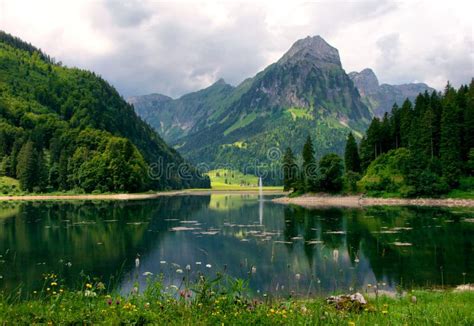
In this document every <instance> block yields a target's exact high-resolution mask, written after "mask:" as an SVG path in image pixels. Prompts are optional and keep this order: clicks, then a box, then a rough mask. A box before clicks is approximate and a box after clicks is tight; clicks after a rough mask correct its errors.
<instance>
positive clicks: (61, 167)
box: [57, 150, 69, 190]
mask: <svg viewBox="0 0 474 326" xmlns="http://www.w3.org/2000/svg"><path fill="white" fill-rule="evenodd" d="M57 184H58V188H59V189H60V190H67V189H69V183H68V156H67V153H66V151H65V150H62V151H61V154H60V156H59V164H58V180H57Z"/></svg>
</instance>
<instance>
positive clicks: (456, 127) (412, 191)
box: [360, 81, 474, 196]
mask: <svg viewBox="0 0 474 326" xmlns="http://www.w3.org/2000/svg"><path fill="white" fill-rule="evenodd" d="M385 153H386V154H385ZM360 158H361V165H362V169H363V170H366V171H367V172H366V175H365V177H364V178H363V179H362V180H361V186H362V187H363V188H364V189H366V190H374V191H377V190H379V191H385V192H400V193H402V194H404V195H406V196H418V195H439V194H442V193H446V192H448V191H449V190H450V189H452V188H457V187H459V186H460V184H461V181H462V177H463V176H468V175H472V174H473V172H474V81H471V83H470V85H469V86H467V85H466V86H461V87H460V88H459V89H458V90H455V89H454V88H453V87H452V86H451V85H449V84H448V85H447V86H446V88H445V90H444V93H443V94H441V95H440V94H438V93H436V92H433V93H431V94H429V93H427V92H425V93H423V94H420V95H418V97H417V98H416V100H415V103H414V104H412V103H411V102H410V101H408V100H407V101H405V102H404V103H403V105H402V106H401V107H398V106H396V105H395V106H394V107H393V109H392V112H391V113H390V114H385V115H384V117H383V118H382V119H378V118H374V119H373V120H372V122H371V124H370V126H369V128H368V130H367V134H366V136H365V137H364V138H363V139H362V141H361V144H360ZM462 186H464V187H470V186H469V185H462ZM471 186H472V185H471Z"/></svg>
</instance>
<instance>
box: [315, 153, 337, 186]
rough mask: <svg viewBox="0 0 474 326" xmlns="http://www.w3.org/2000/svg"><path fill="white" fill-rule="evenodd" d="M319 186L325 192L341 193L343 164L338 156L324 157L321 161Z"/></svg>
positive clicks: (328, 155) (329, 155)
mask: <svg viewBox="0 0 474 326" xmlns="http://www.w3.org/2000/svg"><path fill="white" fill-rule="evenodd" d="M319 169H320V175H319V184H320V187H321V190H323V191H325V192H339V191H341V189H342V175H343V163H342V159H341V158H340V157H339V156H338V155H337V154H327V155H324V156H323V157H322V158H321V160H320V161H319Z"/></svg>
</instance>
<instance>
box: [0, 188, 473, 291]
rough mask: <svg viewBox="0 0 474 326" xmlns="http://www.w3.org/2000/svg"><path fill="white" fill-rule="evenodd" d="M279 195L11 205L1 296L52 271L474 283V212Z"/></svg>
mask: <svg viewBox="0 0 474 326" xmlns="http://www.w3.org/2000/svg"><path fill="white" fill-rule="evenodd" d="M269 199H270V197H265V200H264V201H263V202H259V200H258V198H257V196H252V195H221V194H217V195H214V194H213V195H210V196H176V197H163V198H159V199H155V200H146V201H128V202H65V203H59V202H42V203H0V255H1V257H0V290H11V289H14V288H16V287H18V286H19V285H21V286H22V287H23V288H24V289H26V290H28V291H32V290H38V289H41V287H42V285H43V280H42V275H43V274H44V273H51V272H54V273H56V274H60V275H61V277H62V278H64V282H66V283H67V284H68V285H69V286H77V285H78V284H80V283H81V282H83V281H84V276H81V275H88V276H93V277H99V278H101V279H102V280H104V281H105V282H110V280H111V277H112V280H114V282H113V283H114V284H118V286H119V287H121V289H122V290H123V291H128V290H129V289H130V288H131V286H132V284H133V283H134V282H136V281H138V282H140V283H143V284H144V283H145V282H146V276H144V275H143V274H149V273H153V275H158V274H160V273H162V274H163V275H164V281H165V282H166V283H167V284H168V285H171V284H174V285H178V286H179V285H180V283H181V281H182V278H183V275H186V274H187V273H189V274H190V277H191V278H192V277H196V275H197V273H198V272H202V273H205V274H207V275H209V276H213V275H215V273H216V272H219V271H224V270H225V271H226V273H228V274H230V275H232V276H235V277H241V278H249V279H250V287H251V289H252V291H254V292H256V293H257V292H259V293H270V292H271V293H281V294H287V293H288V292H289V291H295V292H298V293H300V294H306V295H308V294H309V295H312V294H326V293H329V292H332V291H334V290H336V291H348V290H349V289H351V288H354V289H363V288H365V287H366V286H367V284H376V283H380V285H379V286H381V287H382V288H384V289H386V290H393V289H394V288H395V287H396V286H399V285H401V286H402V287H406V288H410V287H416V286H433V285H457V284H461V283H465V282H474V256H473V254H474V223H473V222H474V210H473V209H466V208H463V209H461V208H458V209H440V208H416V207H411V208H410V207H372V208H364V209H336V208H331V209H313V210H308V209H304V208H300V207H294V206H283V205H279V204H274V203H272V202H271V201H269ZM137 255H138V256H139V260H140V264H139V267H138V268H137V267H136V266H135V258H136V257H137ZM187 265H189V267H190V268H191V270H190V272H188V271H187V270H186V266H187ZM206 265H207V266H206ZM252 267H255V273H253V274H252V273H249V271H251V270H252ZM180 269H181V270H183V273H179V272H180V271H179V270H180ZM177 270H178V272H177ZM147 272H149V273H147ZM249 275H250V276H249Z"/></svg>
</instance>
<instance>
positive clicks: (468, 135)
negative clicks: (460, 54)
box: [463, 79, 474, 161]
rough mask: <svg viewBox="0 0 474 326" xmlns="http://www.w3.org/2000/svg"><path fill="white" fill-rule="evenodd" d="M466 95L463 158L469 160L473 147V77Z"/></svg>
mask: <svg viewBox="0 0 474 326" xmlns="http://www.w3.org/2000/svg"><path fill="white" fill-rule="evenodd" d="M465 96H466V108H465V110H464V117H463V124H464V128H463V132H464V135H463V140H464V144H463V145H464V146H463V154H464V155H463V159H464V160H466V161H467V160H469V154H470V152H471V150H472V149H474V79H473V80H471V83H470V85H469V89H468V91H467V93H466V94H465Z"/></svg>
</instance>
